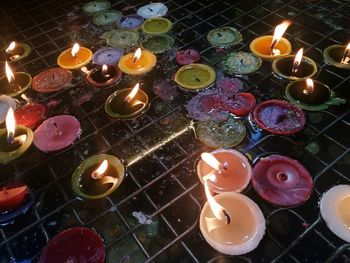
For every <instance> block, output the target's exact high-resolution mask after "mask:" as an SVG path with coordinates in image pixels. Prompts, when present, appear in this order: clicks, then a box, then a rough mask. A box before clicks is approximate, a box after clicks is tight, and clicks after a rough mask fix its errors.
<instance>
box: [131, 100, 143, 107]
mask: <svg viewBox="0 0 350 263" xmlns="http://www.w3.org/2000/svg"><path fill="white" fill-rule="evenodd" d="M140 104H142V105H145V103H144V102H143V101H140V100H135V101H134V102H133V103H132V104H131V107H135V106H136V105H140Z"/></svg>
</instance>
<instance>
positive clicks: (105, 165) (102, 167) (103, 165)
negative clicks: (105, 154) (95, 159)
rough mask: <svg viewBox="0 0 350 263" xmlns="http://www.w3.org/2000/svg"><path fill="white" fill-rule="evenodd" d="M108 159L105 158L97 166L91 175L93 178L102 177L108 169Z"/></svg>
mask: <svg viewBox="0 0 350 263" xmlns="http://www.w3.org/2000/svg"><path fill="white" fill-rule="evenodd" d="M107 168H108V161H107V160H103V162H102V163H101V164H100V165H99V166H98V167H97V169H96V170H95V171H93V172H92V174H91V177H92V178H93V179H95V180H96V179H100V178H102V177H103V174H104V173H105V172H106V171H107Z"/></svg>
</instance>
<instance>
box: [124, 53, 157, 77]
mask: <svg viewBox="0 0 350 263" xmlns="http://www.w3.org/2000/svg"><path fill="white" fill-rule="evenodd" d="M156 63H157V57H156V56H155V55H154V54H153V53H151V52H149V51H147V50H141V48H138V49H137V50H136V51H135V53H129V54H126V55H125V56H123V57H122V58H121V59H120V60H119V63H118V67H119V69H120V70H121V71H123V72H124V73H126V74H129V75H142V74H145V73H147V72H150V71H151V70H152V69H153V68H154V66H155V65H156Z"/></svg>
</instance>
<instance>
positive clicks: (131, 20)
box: [117, 14, 144, 29]
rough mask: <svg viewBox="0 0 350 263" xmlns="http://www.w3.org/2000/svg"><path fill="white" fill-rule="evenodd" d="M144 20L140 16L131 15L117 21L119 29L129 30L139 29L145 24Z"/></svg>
mask: <svg viewBox="0 0 350 263" xmlns="http://www.w3.org/2000/svg"><path fill="white" fill-rule="evenodd" d="M143 21H144V18H143V17H142V16H139V15H135V14H131V15H127V16H122V17H120V18H119V19H118V20H117V27H119V28H127V29H138V28H139V27H140V26H141V25H142V24H143Z"/></svg>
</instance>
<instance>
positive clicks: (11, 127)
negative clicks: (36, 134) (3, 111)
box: [0, 108, 33, 163]
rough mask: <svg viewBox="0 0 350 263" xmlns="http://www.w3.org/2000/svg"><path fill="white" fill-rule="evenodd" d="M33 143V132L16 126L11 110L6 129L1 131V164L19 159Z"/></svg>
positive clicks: (7, 116) (11, 110)
mask: <svg viewBox="0 0 350 263" xmlns="http://www.w3.org/2000/svg"><path fill="white" fill-rule="evenodd" d="M32 142H33V132H32V130H30V129H28V128H27V127H24V126H20V125H16V120H15V117H14V112H13V109H12V108H9V110H8V113H7V115H6V129H4V130H2V131H0V163H8V162H10V161H12V160H14V159H17V158H18V157H20V156H21V155H22V154H23V153H25V152H26V151H27V150H28V149H29V147H30V146H31V144H32Z"/></svg>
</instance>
